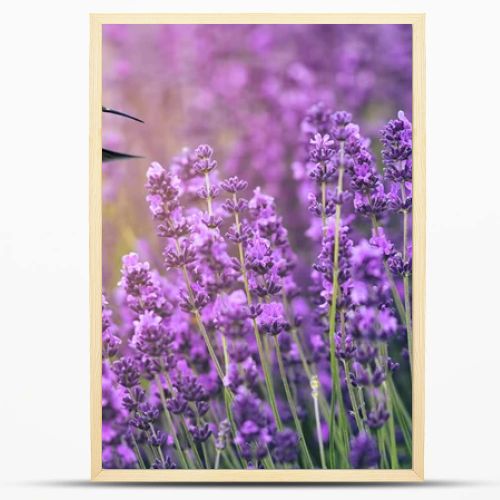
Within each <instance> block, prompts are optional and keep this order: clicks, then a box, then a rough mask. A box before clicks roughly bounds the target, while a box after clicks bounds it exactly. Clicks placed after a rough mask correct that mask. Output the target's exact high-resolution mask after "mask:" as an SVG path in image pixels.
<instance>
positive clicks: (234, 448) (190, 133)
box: [90, 14, 425, 482]
mask: <svg viewBox="0 0 500 500" xmlns="http://www.w3.org/2000/svg"><path fill="white" fill-rule="evenodd" d="M90 41H91V51H90V304H91V417H92V418H91V422H92V430H91V440H92V467H91V468H92V472H91V477H92V479H93V480H96V481H165V482H334V481H354V482H356V481H365V482H366V481H421V480H423V450H424V311H425V307H424V295H425V76H424V15H423V14H314V15H311V14H196V15H195V14H176V15H173V14H172V15H171V14H93V15H91V17H90Z"/></svg>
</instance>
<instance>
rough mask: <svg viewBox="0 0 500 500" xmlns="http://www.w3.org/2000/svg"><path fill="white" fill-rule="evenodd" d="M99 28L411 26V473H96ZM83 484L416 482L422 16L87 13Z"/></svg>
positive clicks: (420, 439) (420, 403)
mask: <svg viewBox="0 0 500 500" xmlns="http://www.w3.org/2000/svg"><path fill="white" fill-rule="evenodd" d="M103 24H411V25H412V26H413V151H414V153H413V343H414V346H413V387H412V397H413V416H412V417H413V441H412V444H413V468H412V469H407V470H387V469H386V470H304V469H302V470H255V471H253V470H135V469H134V470H107V469H103V468H102V459H101V454H102V441H101V433H102V414H101V382H102V380H101V376H102V372H101V370H102V366H101V326H102V324H101V293H102V190H101V172H102V170H101V141H102V128H101V95H102V25H103ZM89 177H90V201H89V202H90V209H89V217H90V363H91V364H90V373H91V380H90V398H91V415H90V416H91V479H92V480H93V481H108V482H114V481H116V482H118V481H144V482H176V483H192V482H197V483H199V482H206V483H209V482H210V483H213V482H231V483H234V482H238V483H247V482H249V483H261V482H262V483H263V482H287V483H290V482H294V483H306V482H307V483H323V482H324V483H327V482H347V481H349V482H417V481H423V479H424V399H425V398H424V321H425V252H426V246H425V14H91V15H90V173H89Z"/></svg>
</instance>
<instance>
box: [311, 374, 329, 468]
mask: <svg viewBox="0 0 500 500" xmlns="http://www.w3.org/2000/svg"><path fill="white" fill-rule="evenodd" d="M310 380H311V389H312V393H311V395H312V398H313V402H314V416H315V420H316V437H317V439H318V447H319V457H320V460H321V468H322V469H326V459H325V449H324V447H323V434H322V432H321V418H320V415H319V405H318V393H319V388H320V385H319V380H318V377H317V375H314V376H313V377H312V378H311V379H310Z"/></svg>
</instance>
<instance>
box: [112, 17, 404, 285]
mask: <svg viewBox="0 0 500 500" xmlns="http://www.w3.org/2000/svg"><path fill="white" fill-rule="evenodd" d="M411 48H412V32H411V25H106V26H105V27H104V30H103V105H105V106H108V107H112V108H115V109H119V110H122V111H125V112H127V113H130V114H132V115H134V116H137V117H140V118H141V119H143V120H144V121H145V124H144V125H141V124H138V123H136V122H133V121H130V120H125V119H123V118H120V117H116V116H108V115H104V116H103V130H104V135H103V144H104V146H105V147H109V148H111V149H116V150H118V151H126V152H128V153H134V154H140V155H142V156H144V159H141V160H130V161H122V162H112V163H107V164H105V165H104V166H103V172H104V173H103V176H104V177H103V224H104V228H103V280H104V289H105V290H106V289H108V288H114V286H115V285H116V282H117V280H118V275H119V267H120V259H121V256H122V255H123V254H125V253H127V252H129V251H131V250H135V251H138V252H139V254H142V256H143V257H145V258H149V259H150V260H151V261H152V263H153V264H158V263H159V258H160V255H161V253H160V248H159V246H158V241H157V238H156V237H154V228H153V222H152V221H151V218H150V216H149V213H148V209H147V204H146V202H145V200H144V197H145V191H144V188H143V186H144V182H145V173H146V169H147V167H148V165H149V163H150V162H151V161H153V160H155V161H159V162H160V163H162V164H163V165H164V166H168V164H169V163H170V161H171V158H172V157H173V156H175V155H178V154H179V153H180V152H181V150H182V148H183V147H191V148H192V147H195V146H196V145H198V144H199V143H209V144H211V145H212V146H213V147H214V149H215V154H216V158H217V160H218V163H219V170H220V173H221V177H227V176H229V175H234V174H238V175H240V176H241V177H242V178H245V179H246V180H248V182H249V185H250V188H252V189H253V188H255V187H257V186H261V187H262V189H263V190H264V191H265V192H267V193H269V194H272V195H273V196H275V197H276V201H277V204H278V207H279V209H280V211H281V213H282V214H283V216H284V219H285V225H286V226H287V227H288V229H289V231H290V239H291V241H292V244H293V245H294V247H295V250H296V251H297V252H298V253H307V242H306V241H305V239H304V236H303V235H304V231H305V229H306V228H307V225H308V219H309V215H308V213H307V209H306V208H305V205H306V200H305V199H304V193H303V189H301V186H302V187H303V182H301V180H300V176H301V169H300V165H301V164H302V162H303V161H304V150H305V149H304V147H303V146H304V144H303V141H304V139H303V134H302V133H301V122H302V120H303V118H304V115H305V113H306V111H307V110H308V109H309V108H310V106H311V105H313V104H314V103H317V102H318V101H322V102H324V103H325V104H326V105H327V106H329V107H331V108H332V109H334V110H347V111H349V112H351V113H352V114H353V120H354V121H355V122H356V123H359V124H360V126H361V132H362V133H363V135H365V136H368V137H370V138H372V139H373V143H372V145H373V149H374V151H375V152H376V153H378V150H379V142H378V139H377V138H378V135H379V131H380V129H381V128H382V126H383V125H384V124H385V123H386V122H387V121H388V120H389V119H391V118H393V117H394V116H395V115H396V113H397V111H398V110H400V109H401V110H404V112H405V114H406V115H407V116H408V118H409V119H410V120H411V97H412V86H411V80H412V71H411V64H412V57H411Z"/></svg>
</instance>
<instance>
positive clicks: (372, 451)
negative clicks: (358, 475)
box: [349, 432, 380, 469]
mask: <svg viewBox="0 0 500 500" xmlns="http://www.w3.org/2000/svg"><path fill="white" fill-rule="evenodd" d="M379 460H380V453H379V451H378V448H377V443H376V442H375V440H374V439H373V438H372V437H371V436H370V435H369V434H367V433H366V432H361V433H360V434H358V435H357V436H356V437H354V438H352V439H351V451H350V453H349V461H350V463H351V465H352V467H353V468H354V469H376V468H377V467H378V462H379Z"/></svg>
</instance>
